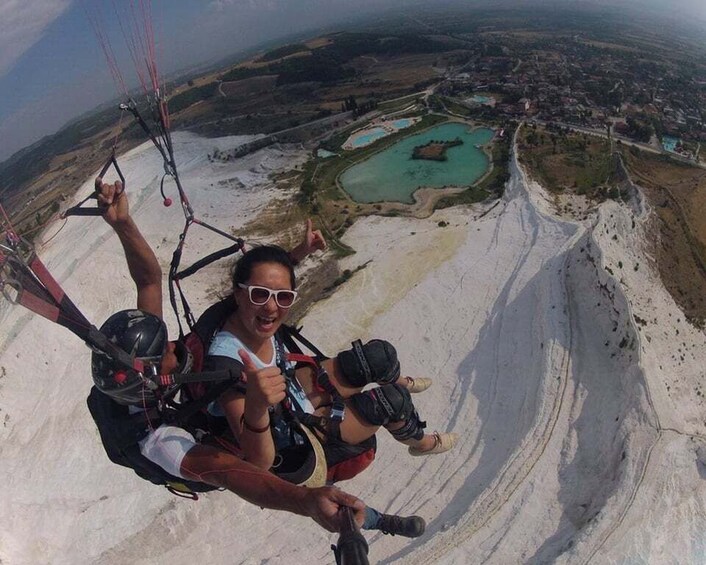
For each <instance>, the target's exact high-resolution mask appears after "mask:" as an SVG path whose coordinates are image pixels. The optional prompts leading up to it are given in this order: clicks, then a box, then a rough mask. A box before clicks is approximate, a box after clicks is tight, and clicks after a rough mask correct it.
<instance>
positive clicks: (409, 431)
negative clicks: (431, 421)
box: [387, 410, 427, 441]
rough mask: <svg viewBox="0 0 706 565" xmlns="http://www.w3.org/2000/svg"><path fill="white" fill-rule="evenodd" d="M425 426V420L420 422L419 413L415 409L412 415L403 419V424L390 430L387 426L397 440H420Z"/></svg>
mask: <svg viewBox="0 0 706 565" xmlns="http://www.w3.org/2000/svg"><path fill="white" fill-rule="evenodd" d="M426 427H427V423H426V422H422V421H421V420H420V419H419V414H417V411H416V410H415V411H414V412H412V415H411V416H410V417H409V418H408V419H407V421H405V423H404V426H402V427H401V428H397V429H396V430H391V429H390V428H387V431H388V432H390V434H391V435H392V437H394V438H395V439H396V440H397V441H405V440H408V439H416V440H420V439H422V438H423V437H424V428H426Z"/></svg>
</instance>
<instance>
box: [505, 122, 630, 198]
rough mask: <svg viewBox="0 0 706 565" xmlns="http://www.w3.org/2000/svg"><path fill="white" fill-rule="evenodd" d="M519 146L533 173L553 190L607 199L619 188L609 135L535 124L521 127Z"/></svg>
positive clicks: (522, 159) (520, 155)
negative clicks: (600, 136)
mask: <svg viewBox="0 0 706 565" xmlns="http://www.w3.org/2000/svg"><path fill="white" fill-rule="evenodd" d="M518 150H519V152H518V154H519V157H520V161H521V162H522V164H523V165H524V166H525V167H527V168H528V169H529V172H530V175H531V176H532V177H533V178H535V179H537V180H538V181H539V182H540V183H541V184H542V186H544V187H545V188H546V189H548V190H549V191H551V192H556V193H560V192H563V191H565V190H571V191H574V192H576V193H578V194H583V195H586V196H588V197H590V198H593V199H596V200H604V199H605V198H606V197H608V196H610V195H613V194H614V193H615V191H613V192H611V190H612V189H614V188H615V189H616V190H617V178H616V168H617V163H616V159H615V157H614V156H613V155H612V154H611V146H610V142H609V141H608V140H607V139H603V138H599V137H596V136H592V135H588V134H585V133H574V132H568V131H566V130H565V129H563V128H553V129H549V128H545V127H541V126H536V125H534V126H526V127H524V128H522V131H521V133H520V137H519V139H518ZM615 195H616V196H617V194H615Z"/></svg>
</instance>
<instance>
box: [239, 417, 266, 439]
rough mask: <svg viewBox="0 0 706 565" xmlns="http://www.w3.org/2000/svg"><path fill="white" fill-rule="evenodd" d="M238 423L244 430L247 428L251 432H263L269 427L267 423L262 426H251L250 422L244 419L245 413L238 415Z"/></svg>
mask: <svg viewBox="0 0 706 565" xmlns="http://www.w3.org/2000/svg"><path fill="white" fill-rule="evenodd" d="M240 423H241V425H242V426H243V427H244V428H245V429H246V430H248V431H249V432H252V433H254V434H264V433H265V432H266V431H268V430H269V429H270V424H269V423H268V424H267V425H266V426H263V427H261V428H256V427H255V426H251V425H250V424H248V421H247V420H246V419H245V414H243V415H242V416H241V417H240Z"/></svg>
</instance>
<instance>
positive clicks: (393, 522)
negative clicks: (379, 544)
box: [377, 514, 427, 538]
mask: <svg viewBox="0 0 706 565" xmlns="http://www.w3.org/2000/svg"><path fill="white" fill-rule="evenodd" d="M426 527H427V524H426V522H425V521H424V518H421V517H420V516H407V517H405V516H395V515H393V514H383V515H382V516H380V521H379V522H378V527H377V529H378V530H380V531H381V532H382V533H383V534H388V535H391V536H404V537H406V538H418V537H419V536H421V535H422V534H423V533H424V530H425V528H426Z"/></svg>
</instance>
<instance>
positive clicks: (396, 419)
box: [209, 246, 457, 469]
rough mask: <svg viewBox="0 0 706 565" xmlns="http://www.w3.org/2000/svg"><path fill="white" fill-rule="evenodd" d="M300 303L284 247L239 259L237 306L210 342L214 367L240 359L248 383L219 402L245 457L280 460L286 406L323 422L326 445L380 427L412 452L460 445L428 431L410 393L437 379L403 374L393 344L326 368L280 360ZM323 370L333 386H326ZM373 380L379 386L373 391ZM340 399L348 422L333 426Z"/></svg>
mask: <svg viewBox="0 0 706 565" xmlns="http://www.w3.org/2000/svg"><path fill="white" fill-rule="evenodd" d="M296 299H297V291H296V279H295V275H294V269H293V264H292V261H291V257H290V255H289V254H288V253H286V252H285V251H284V250H282V249H281V248H278V247H274V246H263V247H257V248H254V249H252V250H251V251H249V252H248V253H246V254H245V255H244V256H243V257H242V258H241V259H240V260H239V261H238V264H237V265H236V268H235V271H234V276H233V301H234V303H235V309H234V310H233V311H232V313H231V314H230V315H229V316H228V318H227V320H226V322H225V324H224V325H223V328H222V330H221V331H220V332H219V333H218V334H217V335H216V336H215V338H214V340H213V341H212V342H211V347H210V349H209V363H211V365H212V366H213V367H216V366H224V365H223V362H224V360H229V361H230V362H231V363H232V362H233V360H235V361H237V362H240V364H241V365H242V373H243V381H242V382H239V383H236V384H235V385H234V386H233V387H231V388H230V389H229V390H227V391H226V392H225V393H224V394H222V395H221V396H220V397H219V399H218V405H219V407H220V409H221V410H222V413H223V415H225V417H226V418H227V420H228V423H229V425H230V428H231V430H232V432H233V435H234V436H235V439H236V440H237V442H238V444H239V447H240V449H241V450H242V452H243V455H244V457H245V459H246V460H248V461H249V462H251V463H253V464H255V465H256V466H258V467H260V468H263V469H269V468H271V467H272V466H273V464H275V463H276V461H277V454H278V449H279V446H280V445H281V443H282V442H283V441H284V440H283V438H282V437H281V433H279V431H278V429H277V425H279V422H275V421H274V419H275V409H274V408H275V407H276V406H277V405H279V404H280V403H283V402H287V403H289V404H292V403H295V404H296V405H297V406H296V408H297V409H298V410H299V412H300V413H301V412H303V413H308V414H312V415H315V416H317V417H320V420H319V421H321V422H323V424H322V425H321V426H319V428H318V429H317V430H315V433H316V436H317V437H318V439H319V440H320V441H321V443H323V444H324V447H326V445H327V442H328V441H330V440H339V441H342V442H344V443H346V444H351V445H357V444H360V443H361V442H364V441H365V440H367V439H368V438H371V436H373V435H374V434H375V433H376V431H377V430H378V429H379V428H380V427H381V426H383V427H385V428H386V429H387V430H388V431H389V432H390V433H391V434H392V436H393V437H394V438H395V439H397V440H398V441H400V442H401V443H403V444H405V445H407V446H408V448H409V452H410V454H412V455H427V454H434V453H442V452H444V451H447V450H449V449H451V448H452V447H453V446H454V444H455V443H456V440H457V436H456V434H453V433H436V432H435V433H433V434H425V433H424V427H425V425H426V424H425V422H423V421H422V420H421V419H420V418H419V415H418V413H417V410H416V409H415V407H414V405H413V403H412V400H411V396H410V394H409V393H410V392H421V390H424V389H426V388H427V387H428V386H429V384H431V381H430V380H429V379H412V378H408V377H403V376H401V375H400V371H399V363H398V362H397V355H396V352H395V350H394V348H393V347H392V346H391V345H390V344H389V343H387V342H384V341H381V340H373V341H371V342H369V343H368V344H365V345H363V344H361V343H360V342H358V343H357V344H354V348H353V349H351V350H349V351H345V352H342V353H340V354H339V355H338V356H337V357H335V358H333V359H327V360H325V361H323V362H322V363H321V364H320V369H319V370H317V369H316V368H315V367H310V366H299V367H298V368H297V369H296V371H292V370H291V369H292V367H291V365H290V366H288V369H289V370H287V369H286V368H285V365H283V363H282V362H281V361H282V359H279V361H280V362H279V363H278V358H279V357H282V352H281V351H278V350H281V346H279V345H278V343H279V342H278V340H277V339H276V335H277V333H278V330H280V328H281V327H282V324H283V322H284V321H285V320H286V318H287V316H288V314H289V309H290V307H291V306H292V305H293V304H294V302H295V301H296ZM227 362H228V361H225V363H226V364H227ZM321 369H323V371H321ZM321 372H324V373H325V375H326V377H327V379H326V380H327V381H328V383H327V384H328V388H327V387H326V386H322V383H321V382H320V380H321V379H320V373H321ZM283 373H284V374H283ZM286 373H289V375H287V374H286ZM371 383H375V384H377V385H379V386H373V388H371V387H369V386H367V387H366V385H369V384H371ZM331 387H332V388H331ZM363 387H366V390H365V392H361V390H362V389H363ZM337 398H338V399H340V400H341V401H342V403H343V404H344V405H345V408H344V411H345V417H343V419H342V420H340V421H339V422H338V423H337V425H336V426H330V425H329V424H327V422H330V421H331V416H332V412H333V411H334V410H335V409H336V407H335V404H336V400H337ZM290 408H291V407H290ZM278 434H279V435H278ZM333 435H335V436H336V437H332V436H333Z"/></svg>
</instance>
